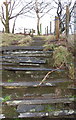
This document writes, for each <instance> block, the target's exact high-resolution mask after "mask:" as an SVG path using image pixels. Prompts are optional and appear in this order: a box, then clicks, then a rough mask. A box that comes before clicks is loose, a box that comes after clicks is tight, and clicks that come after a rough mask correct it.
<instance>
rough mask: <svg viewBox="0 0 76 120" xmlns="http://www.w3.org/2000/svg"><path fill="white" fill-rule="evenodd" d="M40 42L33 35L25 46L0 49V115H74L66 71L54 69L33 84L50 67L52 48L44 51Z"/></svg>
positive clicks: (13, 116)
mask: <svg viewBox="0 0 76 120" xmlns="http://www.w3.org/2000/svg"><path fill="white" fill-rule="evenodd" d="M44 43H45V41H44V40H43V39H42V38H40V37H34V38H33V42H32V44H31V45H30V46H28V47H25V46H9V47H3V48H2V50H1V49H0V51H2V59H0V64H1V62H2V83H0V87H2V98H1V100H3V101H4V102H3V103H2V113H1V115H0V118H33V119H34V118H42V117H47V118H63V117H64V118H75V116H76V112H75V101H76V99H75V98H74V96H75V92H74V91H75V90H76V88H75V86H74V82H73V81H72V80H69V79H68V77H67V72H66V71H64V70H57V71H56V72H54V73H52V74H51V75H49V76H48V77H47V79H46V81H45V82H44V83H43V84H41V85H40V86H37V85H38V84H39V83H40V82H41V80H42V79H43V78H44V76H45V75H46V74H47V72H48V71H51V70H53V59H52V51H44V50H43V49H44V47H43V45H44ZM0 58H1V56H0ZM9 98H10V99H9Z"/></svg>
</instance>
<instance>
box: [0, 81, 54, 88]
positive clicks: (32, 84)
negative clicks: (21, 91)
mask: <svg viewBox="0 0 76 120" xmlns="http://www.w3.org/2000/svg"><path fill="white" fill-rule="evenodd" d="M39 83H40V82H2V83H0V86H3V87H6V88H9V87H10V88H11V87H12V88H15V87H37V85H38V84H39ZM40 86H42V87H44V86H55V82H54V83H53V82H47V83H43V84H42V85H40Z"/></svg>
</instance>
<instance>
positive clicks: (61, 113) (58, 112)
mask: <svg viewBox="0 0 76 120" xmlns="http://www.w3.org/2000/svg"><path fill="white" fill-rule="evenodd" d="M33 106H34V107H33ZM37 106H38V107H37V108H36V106H35V105H30V107H28V105H23V106H22V105H19V106H18V107H17V108H16V107H15V106H14V107H13V106H12V107H11V106H4V108H3V111H4V112H3V114H1V115H0V118H1V119H2V118H6V119H9V120H11V118H12V119H13V118H14V119H15V118H16V119H17V118H22V119H29V120H30V119H33V120H35V119H37V120H42V119H45V118H46V117H47V120H49V119H50V118H55V119H56V118H58V119H59V118H66V119H67V118H75V116H76V110H75V109H67V108H65V109H55V110H54V108H53V107H51V106H50V105H49V104H48V105H44V106H43V105H41V106H39V105H37ZM25 107H26V111H27V109H28V108H30V109H29V112H22V111H25ZM32 108H33V109H32ZM43 108H44V110H43V111H40V110H42V109H43ZM4 109H5V110H4ZM21 110H22V111H21ZM35 110H37V112H36V111H35ZM6 111H7V112H6ZM19 111H21V112H19ZM39 111H40V112H39ZM22 119H21V120H22ZM59 120H60V119H59Z"/></svg>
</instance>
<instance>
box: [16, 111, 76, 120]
mask: <svg viewBox="0 0 76 120" xmlns="http://www.w3.org/2000/svg"><path fill="white" fill-rule="evenodd" d="M72 115H73V116H72ZM74 115H76V112H75V111H74V110H69V111H68V110H64V111H62V110H61V111H54V112H37V113H36V112H34V113H29V112H28V113H20V115H19V116H18V117H19V118H36V119H37V118H39V119H40V118H41V119H43V117H45V118H46V117H47V119H50V117H51V118H55V119H56V118H58V119H59V118H60V117H64V118H66V117H68V118H70V116H71V118H75V117H74ZM68 118H67V119H68Z"/></svg>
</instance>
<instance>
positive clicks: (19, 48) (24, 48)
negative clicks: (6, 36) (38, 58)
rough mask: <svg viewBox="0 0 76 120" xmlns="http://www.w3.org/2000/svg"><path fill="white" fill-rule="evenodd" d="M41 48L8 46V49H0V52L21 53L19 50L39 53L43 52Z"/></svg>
mask: <svg viewBox="0 0 76 120" xmlns="http://www.w3.org/2000/svg"><path fill="white" fill-rule="evenodd" d="M43 49H44V47H43V46H8V47H0V51H19V50H20V51H21V50H31V51H32V50H35V51H40V50H43Z"/></svg>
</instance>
